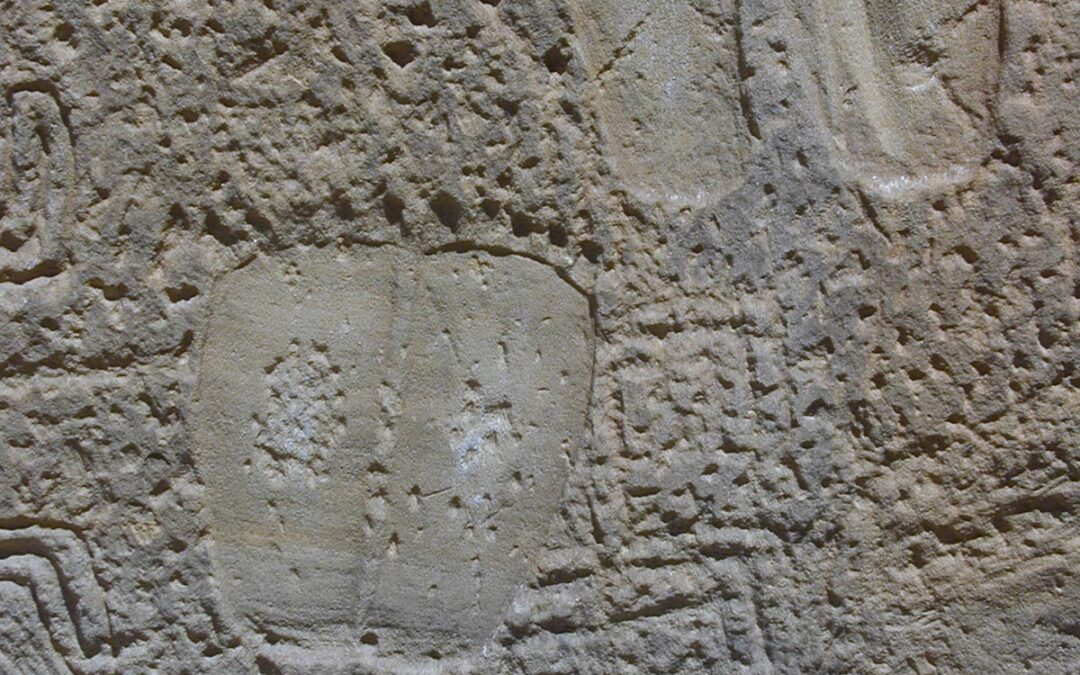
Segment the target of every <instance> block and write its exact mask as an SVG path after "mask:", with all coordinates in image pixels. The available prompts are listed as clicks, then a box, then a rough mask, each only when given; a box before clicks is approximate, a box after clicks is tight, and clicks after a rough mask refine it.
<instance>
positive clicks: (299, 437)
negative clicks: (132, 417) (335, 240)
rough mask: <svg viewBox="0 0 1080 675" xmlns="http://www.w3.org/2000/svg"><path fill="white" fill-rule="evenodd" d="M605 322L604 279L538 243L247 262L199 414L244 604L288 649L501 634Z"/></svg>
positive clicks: (209, 358)
mask: <svg viewBox="0 0 1080 675" xmlns="http://www.w3.org/2000/svg"><path fill="white" fill-rule="evenodd" d="M592 339H593V336H592V324H591V321H590V317H589V310H588V303H587V301H586V299H585V298H584V297H583V296H582V295H581V294H580V293H579V292H578V291H576V290H575V289H574V288H572V287H571V286H570V285H568V284H567V283H566V282H564V281H563V280H562V279H561V278H560V277H559V276H558V275H557V274H556V273H555V272H554V271H553V270H552V269H551V268H549V267H546V266H544V265H542V264H540V263H537V262H534V261H532V260H527V259H524V258H521V257H516V256H502V257H495V256H491V255H488V254H486V253H452V254H439V255H434V256H422V255H418V254H412V253H408V252H405V251H402V250H399V249H396V248H393V247H382V248H368V249H359V250H351V251H347V252H341V251H337V250H307V251H295V252H292V253H290V254H286V255H284V256H282V257H279V258H271V259H261V260H259V261H257V262H254V263H252V264H251V265H249V266H247V267H244V268H243V269H240V270H237V271H234V272H232V273H230V274H228V275H226V276H225V277H224V278H223V280H222V281H220V282H219V283H218V285H217V286H216V288H215V291H214V294H213V299H212V313H211V319H210V322H209V327H208V332H207V337H206V341H205V343H204V345H203V348H202V359H201V362H200V365H199V373H198V377H199V381H198V389H197V395H196V401H195V406H194V418H193V432H194V439H195V443H196V446H197V450H198V453H197V460H198V465H199V470H200V475H201V476H202V478H203V480H204V482H205V483H206V485H207V488H208V495H209V497H208V499H209V506H210V513H211V517H212V522H211V530H210V531H211V536H212V540H213V544H214V559H215V567H216V575H217V578H218V581H219V584H220V586H221V588H222V591H223V594H224V597H225V600H226V604H227V606H228V607H229V608H230V610H231V612H232V613H233V615H234V618H235V620H236V621H238V622H239V623H240V624H241V625H242V626H243V628H244V630H245V631H247V632H248V633H249V634H250V633H254V634H256V635H257V636H259V638H260V639H261V644H263V645H264V648H265V649H266V650H267V653H270V654H272V657H271V658H273V659H274V660H279V659H280V660H283V661H291V660H296V661H300V662H305V663H312V662H318V661H319V660H320V658H322V657H320V655H325V657H326V659H332V660H334V661H337V662H340V660H341V659H342V658H346V660H347V659H348V658H352V656H356V657H357V658H360V657H364V658H382V657H384V656H389V657H395V658H411V657H413V656H419V657H421V658H423V656H422V655H424V654H427V653H428V652H430V651H431V648H432V647H431V646H432V645H439V651H440V652H441V654H443V655H444V656H445V655H449V654H453V653H464V652H465V651H466V650H468V649H470V648H471V647H475V646H476V645H478V644H481V643H483V642H484V641H485V640H486V639H488V638H489V637H490V636H491V634H492V633H493V631H494V630H495V629H496V628H497V627H498V626H499V625H500V624H501V621H502V617H503V615H504V614H505V612H506V610H507V608H508V606H509V604H510V601H511V600H512V597H513V594H514V592H515V589H516V588H517V587H518V586H519V585H520V584H521V582H522V581H523V575H524V574H525V573H526V571H527V569H528V561H529V559H530V556H532V555H533V552H534V551H535V550H536V549H537V547H538V546H539V545H540V544H541V543H542V542H543V540H544V538H545V537H546V534H547V531H548V527H549V524H550V522H551V520H552V518H553V515H554V514H555V511H556V509H557V508H558V503H559V499H560V497H561V494H562V490H563V485H564V482H565V479H566V474H567V470H568V461H569V459H570V457H571V456H572V455H573V454H574V453H575V452H576V450H577V449H578V447H579V446H580V445H581V443H582V440H583V438H584V435H585V413H586V407H587V402H588V396H589V388H590V382H591V377H592ZM343 655H344V656H343ZM350 655H351V656H350Z"/></svg>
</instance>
